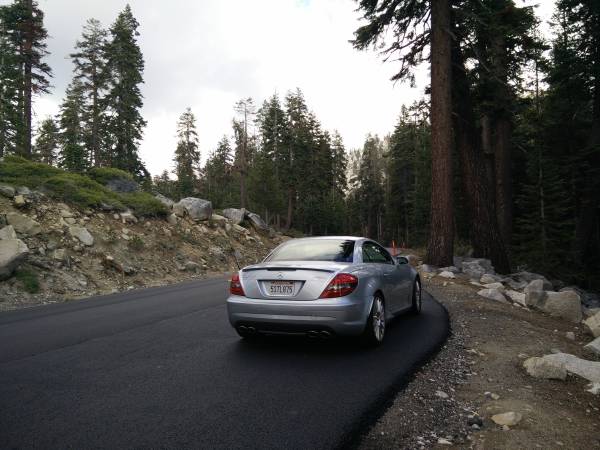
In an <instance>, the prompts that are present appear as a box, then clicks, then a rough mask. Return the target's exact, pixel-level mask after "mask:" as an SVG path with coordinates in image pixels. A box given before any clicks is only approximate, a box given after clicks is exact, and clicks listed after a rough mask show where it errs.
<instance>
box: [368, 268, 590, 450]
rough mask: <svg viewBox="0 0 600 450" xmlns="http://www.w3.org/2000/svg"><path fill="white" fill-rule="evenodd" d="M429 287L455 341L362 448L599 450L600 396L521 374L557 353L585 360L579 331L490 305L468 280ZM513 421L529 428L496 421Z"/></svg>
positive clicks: (578, 382)
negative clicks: (509, 415) (510, 416)
mask: <svg viewBox="0 0 600 450" xmlns="http://www.w3.org/2000/svg"><path fill="white" fill-rule="evenodd" d="M424 285H425V286H424V287H425V288H426V290H427V291H428V292H430V293H431V294H432V295H433V296H434V297H435V298H436V299H437V300H438V301H440V302H441V303H442V304H443V305H444V306H445V307H446V308H447V309H448V312H449V315H450V320H451V326H452V336H451V337H450V338H449V340H448V341H447V343H446V345H445V346H444V347H443V348H442V350H441V351H440V352H439V354H438V355H436V357H435V358H433V359H432V360H431V361H430V362H429V363H428V364H427V365H425V366H424V367H422V368H420V369H419V371H418V372H417V373H416V374H415V376H414V378H413V380H412V381H411V382H410V383H409V385H408V386H407V387H406V389H405V390H403V391H402V392H401V393H400V394H399V395H398V396H397V398H396V399H395V401H394V403H393V405H392V406H391V407H390V408H389V409H388V411H387V412H386V413H385V414H384V415H383V417H381V418H380V420H379V421H378V422H377V424H376V425H375V426H374V427H373V428H372V429H371V430H370V432H369V433H368V434H367V435H365V436H364V438H363V440H362V442H361V444H360V448H362V449H375V448H377V449H380V448H432V447H437V448H475V449H484V448H485V449H490V448H503V449H504V448H524V449H535V448H543V449H559V448H570V449H592V448H600V396H598V395H593V394H591V393H589V392H586V391H585V388H586V384H587V383H586V382H585V380H582V379H580V378H575V377H569V378H568V379H567V380H566V381H558V380H543V379H536V378H532V377H530V376H529V375H527V373H526V372H525V370H524V369H523V368H522V364H523V361H524V360H525V359H526V358H528V357H531V356H542V355H545V354H548V353H552V352H556V351H558V350H560V351H562V352H566V353H571V354H573V355H576V356H580V357H584V356H583V354H582V346H583V345H584V344H585V343H587V342H589V341H590V337H589V336H586V335H585V334H584V330H583V329H582V327H581V326H575V325H573V324H569V323H568V322H565V321H563V320H559V319H555V318H552V317H549V316H547V315H545V314H542V313H540V312H536V311H529V310H527V309H525V308H520V307H518V306H515V305H509V304H503V303H499V302H495V301H493V300H489V299H485V298H483V297H480V296H478V295H477V288H475V287H474V286H471V285H470V284H468V282H464V281H462V280H453V281H448V280H445V279H443V278H441V277H434V278H432V279H431V280H429V281H426V282H425V283H424ZM567 332H573V333H574V334H575V340H571V339H569V338H568V337H567V335H566V333H567ZM505 412H516V413H520V414H522V417H523V418H522V420H521V421H520V422H519V423H518V424H517V425H515V426H511V427H501V426H499V425H496V424H495V423H494V422H493V421H492V420H491V416H493V415H495V414H501V413H505Z"/></svg>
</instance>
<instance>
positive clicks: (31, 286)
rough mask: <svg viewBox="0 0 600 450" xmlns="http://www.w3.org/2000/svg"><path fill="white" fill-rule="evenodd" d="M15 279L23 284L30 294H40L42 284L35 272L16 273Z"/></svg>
mask: <svg viewBox="0 0 600 450" xmlns="http://www.w3.org/2000/svg"><path fill="white" fill-rule="evenodd" d="M15 278H16V279H17V280H19V281H20V282H21V283H23V287H24V288H25V291H27V292H29V293H30V294H37V293H38V292H40V282H39V280H38V277H37V274H36V273H35V272H33V271H31V270H29V269H20V270H17V271H16V273H15Z"/></svg>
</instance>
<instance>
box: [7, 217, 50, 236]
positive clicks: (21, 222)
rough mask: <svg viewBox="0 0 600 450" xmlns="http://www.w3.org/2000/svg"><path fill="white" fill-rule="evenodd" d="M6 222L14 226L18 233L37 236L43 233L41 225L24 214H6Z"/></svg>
mask: <svg viewBox="0 0 600 450" xmlns="http://www.w3.org/2000/svg"><path fill="white" fill-rule="evenodd" d="M6 222H7V223H8V224H9V225H12V226H13V227H14V229H15V230H16V231H17V233H21V234H26V235H29V236H35V235H36V234H39V233H41V232H42V226H41V225H40V224H39V223H37V222H36V221H35V220H33V219H30V218H29V217H27V216H25V215H23V214H19V213H14V212H9V213H7V214H6Z"/></svg>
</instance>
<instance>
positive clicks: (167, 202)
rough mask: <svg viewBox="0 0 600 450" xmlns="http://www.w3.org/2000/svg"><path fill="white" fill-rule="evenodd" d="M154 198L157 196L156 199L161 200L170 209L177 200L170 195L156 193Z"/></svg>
mask: <svg viewBox="0 0 600 450" xmlns="http://www.w3.org/2000/svg"><path fill="white" fill-rule="evenodd" d="M154 198H156V200H158V201H159V202H161V203H162V204H163V205H165V206H166V207H167V208H169V209H171V208H172V207H173V205H174V204H175V202H174V201H173V200H171V199H170V198H169V197H165V196H164V195H162V194H156V195H155V196H154Z"/></svg>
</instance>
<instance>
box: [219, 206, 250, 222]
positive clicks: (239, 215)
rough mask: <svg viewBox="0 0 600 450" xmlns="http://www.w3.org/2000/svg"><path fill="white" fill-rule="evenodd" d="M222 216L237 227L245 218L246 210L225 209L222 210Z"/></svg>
mask: <svg viewBox="0 0 600 450" xmlns="http://www.w3.org/2000/svg"><path fill="white" fill-rule="evenodd" d="M223 215H224V216H225V217H227V218H228V219H229V220H231V221H232V222H233V223H234V224H235V225H239V224H241V223H242V222H243V221H244V219H245V218H246V210H245V209H244V208H242V209H236V208H227V209H224V210H223Z"/></svg>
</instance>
